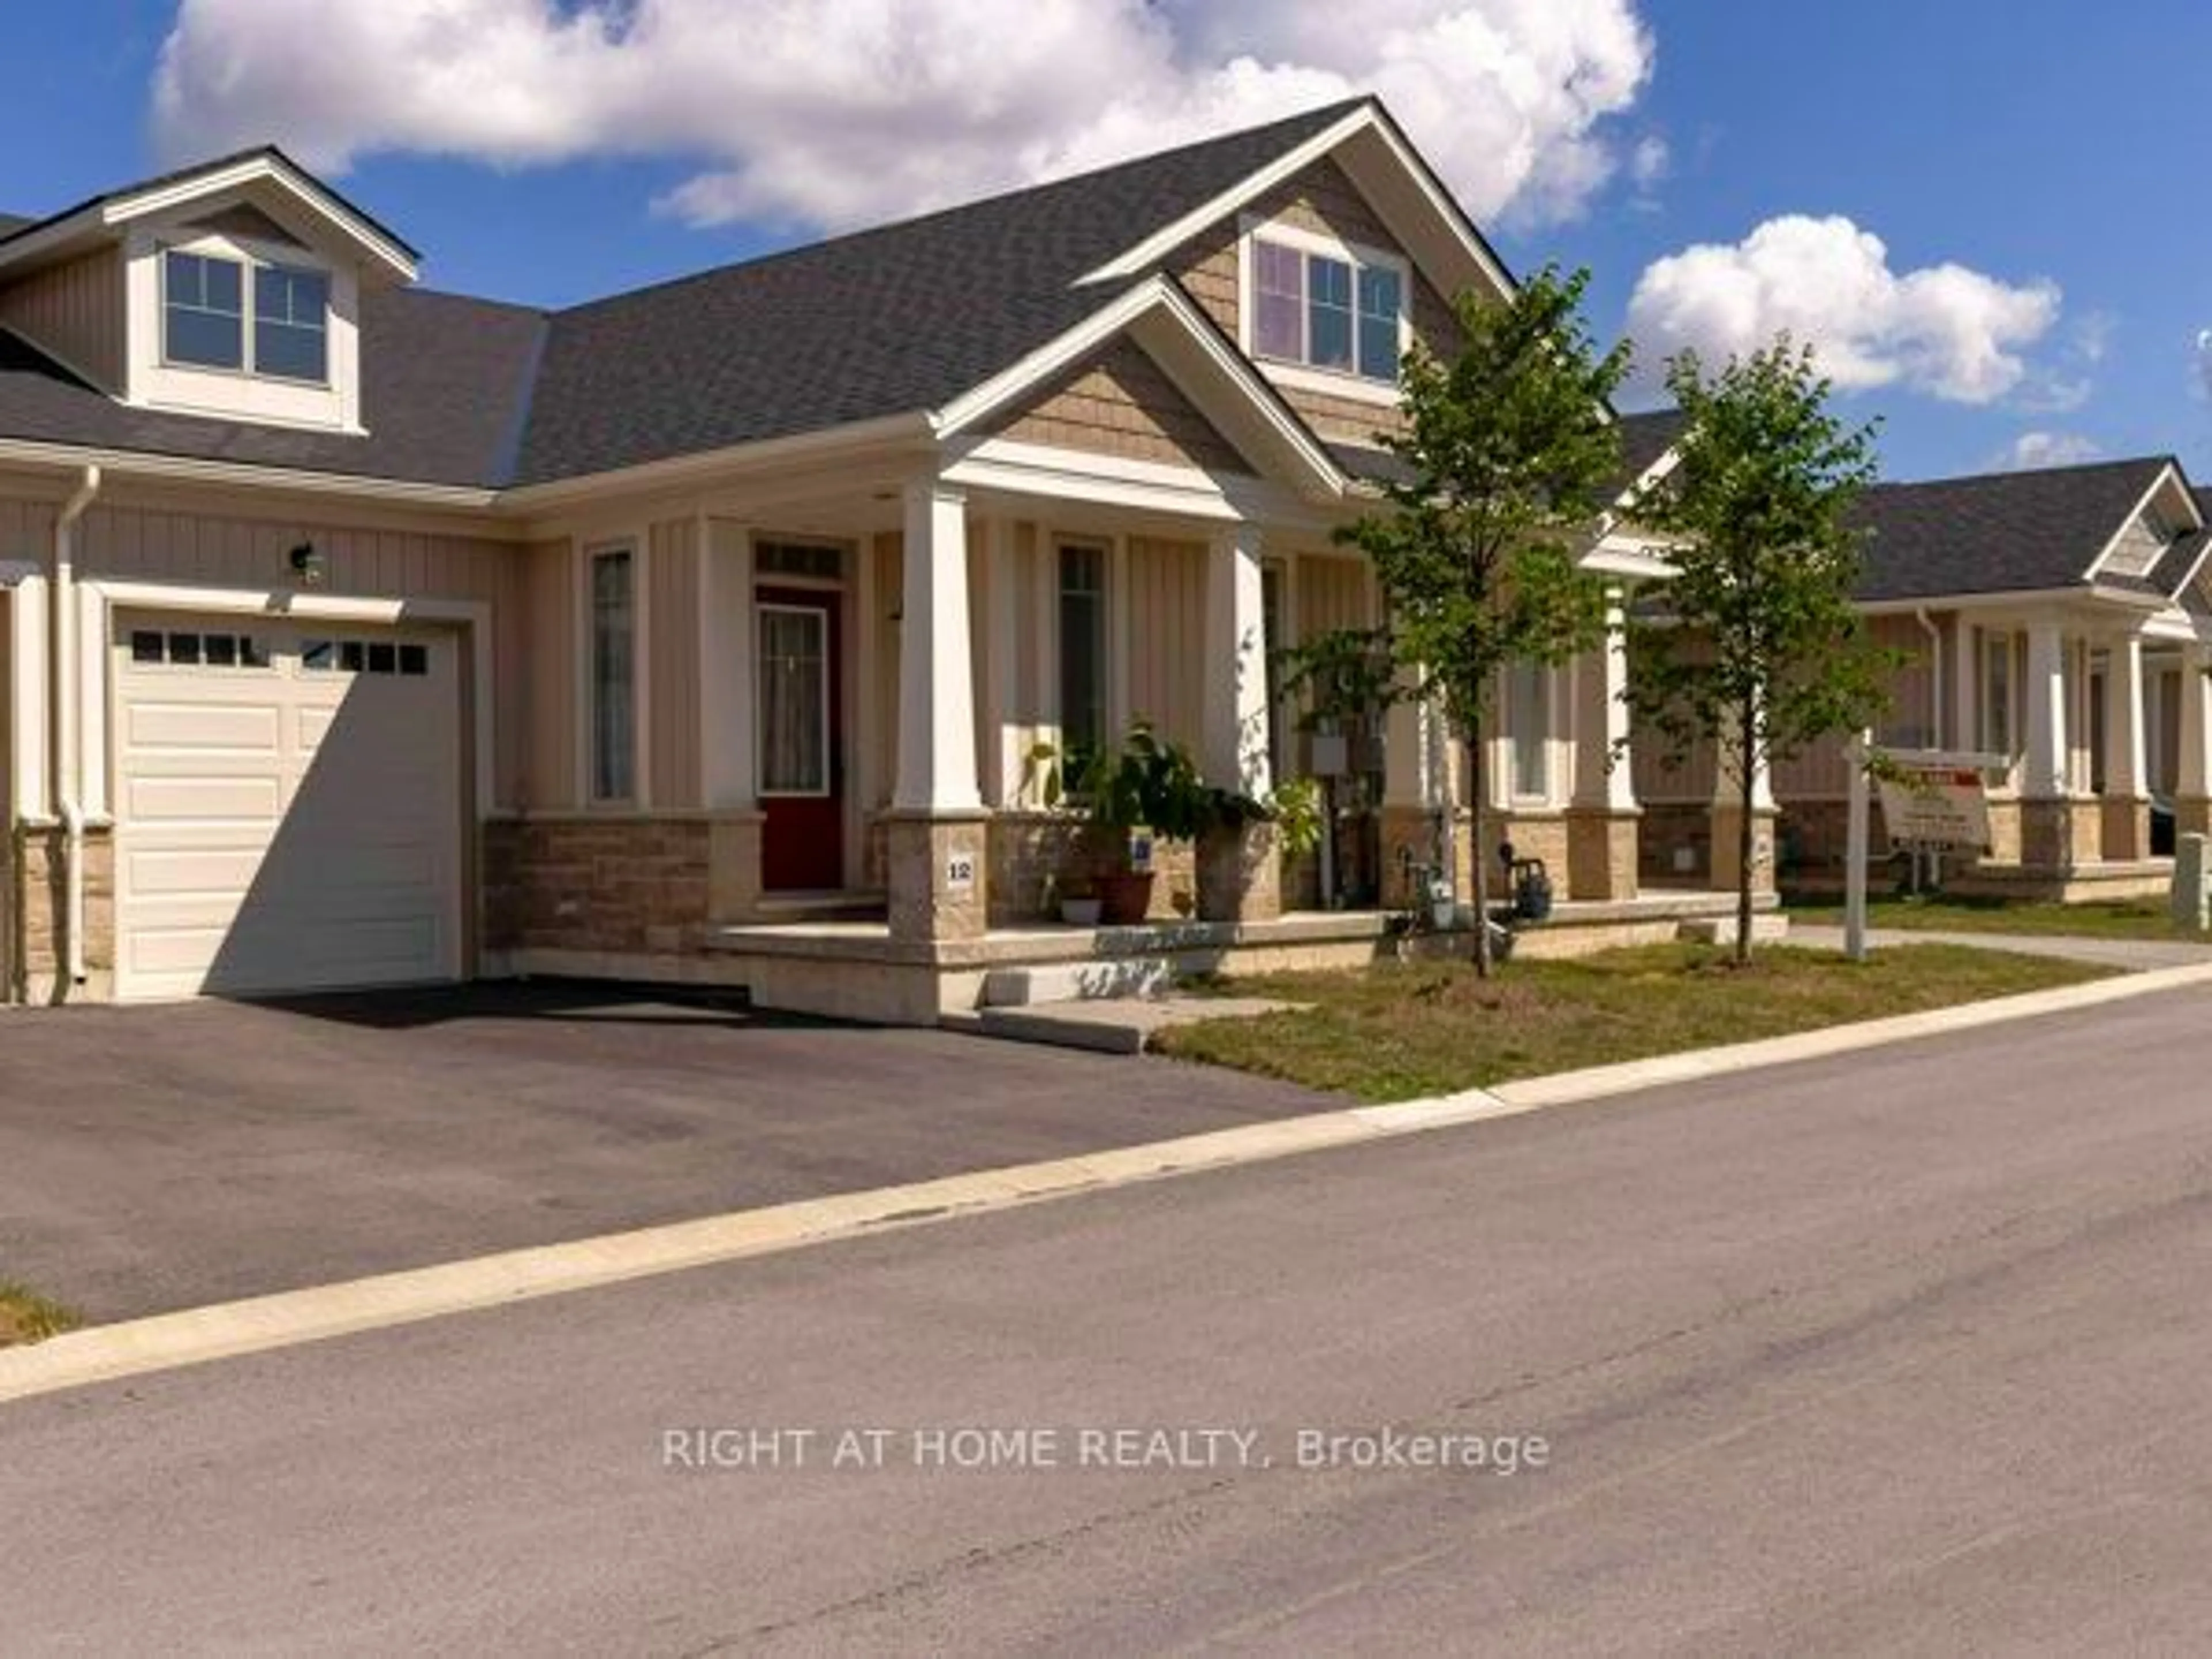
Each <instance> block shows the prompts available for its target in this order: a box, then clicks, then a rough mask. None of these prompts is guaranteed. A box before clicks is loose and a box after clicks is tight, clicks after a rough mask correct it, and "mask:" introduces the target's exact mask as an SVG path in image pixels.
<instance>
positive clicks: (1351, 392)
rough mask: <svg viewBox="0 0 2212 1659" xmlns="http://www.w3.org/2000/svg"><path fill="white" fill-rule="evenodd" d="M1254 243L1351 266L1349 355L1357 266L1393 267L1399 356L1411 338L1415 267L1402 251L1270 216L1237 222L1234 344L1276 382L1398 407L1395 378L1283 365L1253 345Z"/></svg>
mask: <svg viewBox="0 0 2212 1659" xmlns="http://www.w3.org/2000/svg"><path fill="white" fill-rule="evenodd" d="M1257 241H1267V242H1273V243H1276V244H1278V245H1279V246H1284V247H1293V248H1296V249H1297V250H1298V251H1299V252H1301V253H1318V254H1320V255H1321V256H1322V258H1331V259H1341V260H1343V261H1345V262H1346V264H1350V265H1351V266H1352V356H1353V357H1354V360H1355V361H1356V360H1357V358H1358V350H1359V342H1358V331H1359V314H1358V303H1359V300H1358V294H1359V276H1358V271H1359V268H1360V267H1361V266H1363V265H1367V266H1372V267H1374V268H1376V269H1377V270H1395V272H1397V274H1398V295H1399V309H1398V355H1399V356H1401V357H1403V356H1405V354H1406V352H1407V349H1409V348H1410V347H1411V346H1412V344H1413V265H1412V264H1411V263H1410V262H1409V261H1408V260H1407V258H1405V256H1404V255H1403V254H1399V253H1392V252H1389V251H1387V250H1385V249H1383V248H1376V247H1369V246H1365V245H1364V243H1359V242H1346V241H1343V240H1340V239H1339V238H1337V237H1334V236H1326V235H1323V234H1321V233H1320V232H1318V231H1312V230H1308V229H1306V228H1304V227H1303V226H1300V225H1286V224H1282V223H1280V222H1277V221H1274V220H1270V219H1261V218H1256V217H1254V216H1251V215H1249V214H1247V215H1245V216H1243V217H1241V218H1239V219H1238V221H1237V349H1239V350H1240V351H1242V352H1243V354H1244V356H1246V357H1247V358H1249V360H1250V361H1251V362H1252V363H1253V364H1254V365H1255V367H1256V368H1258V369H1259V371H1260V372H1261V374H1264V375H1266V376H1267V378H1268V379H1269V380H1272V381H1273V382H1274V383H1275V384H1276V385H1277V386H1295V387H1297V388H1298V389H1299V390H1300V391H1304V392H1323V393H1326V394H1327V395H1328V396H1329V397H1332V398H1346V399H1349V400H1350V401H1352V402H1354V403H1365V404H1376V405H1377V406H1378V407H1382V408H1389V409H1395V408H1396V407H1397V404H1398V399H1399V395H1400V387H1399V384H1398V380H1397V377H1396V376H1395V375H1393V376H1392V377H1391V379H1389V380H1370V379H1369V378H1368V377H1367V376H1366V375H1364V374H1360V373H1359V372H1358V369H1356V368H1352V369H1332V368H1315V367H1313V366H1312V365H1311V364H1310V363H1286V362H1281V361H1279V359H1277V358H1273V357H1263V356H1261V355H1260V353H1259V351H1258V350H1257V349H1255V346H1254V344H1253V331H1254V326H1255V320H1256V319H1257V317H1258V298H1259V261H1258V259H1257V258H1256V256H1255V254H1254V252H1253V251H1252V245H1253V244H1254V243H1255V242H1257Z"/></svg>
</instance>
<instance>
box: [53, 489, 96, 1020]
mask: <svg viewBox="0 0 2212 1659" xmlns="http://www.w3.org/2000/svg"><path fill="white" fill-rule="evenodd" d="M99 494H100V469H99V468H98V467H97V466H89V465H88V466H87V467H86V468H85V469H84V473H83V476H82V477H81V478H80V479H79V480H78V482H77V487H76V492H75V493H74V494H73V495H70V498H69V500H68V501H65V502H64V503H63V505H62V511H61V516H60V517H59V518H58V519H57V520H55V521H54V580H53V591H52V595H51V596H50V599H49V601H48V603H49V604H50V605H51V606H52V616H51V617H50V618H49V623H50V625H51V627H52V630H53V647H52V657H53V664H54V692H53V698H54V710H53V720H52V727H53V738H54V741H53V751H54V801H55V805H56V809H57V811H59V813H60V815H61V821H62V882H63V890H64V895H65V897H64V906H65V908H64V920H63V923H62V933H63V951H64V964H65V968H64V971H65V972H66V973H67V975H68V978H69V983H68V985H67V987H65V988H64V993H63V994H64V999H66V998H67V997H68V996H70V995H72V994H75V993H76V990H77V989H78V987H82V985H83V983H84V981H85V966H84V803H83V800H82V798H81V796H80V793H79V789H80V786H81V783H82V778H83V772H84V768H83V765H82V756H81V754H80V750H81V749H82V744H83V736H82V734H83V720H84V710H83V707H82V703H81V702H79V696H80V693H81V690H82V688H81V687H80V686H79V684H78V683H77V682H78V678H79V676H78V671H77V650H78V646H79V644H80V642H81V641H80V638H79V635H80V633H81V631H82V630H81V629H79V628H78V626H77V617H76V526H77V520H79V519H81V518H82V517H83V516H84V513H85V509H86V508H87V507H90V506H91V505H92V503H93V501H94V498H95V497H96V496H98V495H99Z"/></svg>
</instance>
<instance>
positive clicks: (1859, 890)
mask: <svg viewBox="0 0 2212 1659" xmlns="http://www.w3.org/2000/svg"><path fill="white" fill-rule="evenodd" d="M1868 738H1869V733H1867V732H1853V733H1852V734H1851V740H1850V743H1849V744H1846V745H1845V746H1844V764H1845V765H1847V766H1849V767H1850V774H1851V775H1850V805H1849V807H1848V809H1847V817H1846V819H1845V825H1844V955H1845V956H1847V957H1850V959H1851V960H1852V961H1853V962H1864V961H1865V960H1866V959H1867V843H1868V842H1869V840H1871V839H1872V826H1871V825H1870V824H1869V822H1868V820H1869V818H1870V817H1872V815H1873V811H1874V803H1873V801H1872V799H1870V796H1871V793H1872V792H1871V791H1870V790H1869V788H1868V787H1867V748H1868Z"/></svg>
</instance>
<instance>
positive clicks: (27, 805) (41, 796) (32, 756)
mask: <svg viewBox="0 0 2212 1659" xmlns="http://www.w3.org/2000/svg"><path fill="white" fill-rule="evenodd" d="M46 597H47V589H46V578H45V577H43V576H40V575H31V574H27V575H24V576H22V577H21V579H20V580H17V581H16V582H15V586H14V587H13V588H12V589H11V590H10V591H9V595H8V601H9V604H8V621H9V639H8V679H9V685H8V693H9V695H8V711H9V722H10V725H11V726H12V727H13V730H12V731H11V732H9V733H8V734H7V735H9V737H10V738H12V739H13V742H12V744H10V753H11V755H12V756H13V759H14V764H13V766H12V767H11V768H10V774H11V775H10V787H11V790H12V793H13V795H14V799H15V817H16V818H17V819H18V820H19V821H26V822H29V823H44V822H46V821H47V820H48V819H50V818H51V817H52V815H53V807H52V800H51V799H50V797H49V795H48V793H47V789H48V785H49V784H50V783H51V782H52V775H53V771H52V759H51V758H50V757H49V756H48V754H47V750H46V737H47V733H48V732H50V731H52V726H53V720H52V702H51V701H50V698H51V696H52V687H53V673H52V667H51V665H49V664H48V663H47V661H46V642H47V641H48V639H49V638H51V637H52V629H51V625H50V624H49V623H47V621H46Z"/></svg>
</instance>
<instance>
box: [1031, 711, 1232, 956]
mask: <svg viewBox="0 0 2212 1659" xmlns="http://www.w3.org/2000/svg"><path fill="white" fill-rule="evenodd" d="M1065 767H1066V754H1065V751H1063V750H1061V749H1060V748H1059V747H1058V746H1057V745H1055V744H1049V743H1039V744H1034V745H1032V746H1031V748H1030V751H1029V755H1028V757H1027V760H1026V764H1025V768H1024V769H1025V772H1026V776H1025V777H1024V781H1023V788H1024V793H1031V792H1033V793H1035V794H1036V798H1037V799H1038V800H1039V801H1040V802H1041V803H1042V805H1044V806H1045V807H1046V808H1047V809H1048V810H1050V809H1056V808H1058V807H1059V806H1060V805H1061V803H1062V799H1063V780H1062V775H1061V774H1062V770H1063V769H1064V768H1065ZM1067 782H1068V784H1069V786H1070V787H1068V789H1067V791H1066V802H1067V804H1068V805H1071V806H1073V808H1074V809H1075V810H1076V811H1079V813H1080V814H1081V815H1082V820H1083V834H1082V841H1083V846H1084V851H1085V858H1086V860H1087V862H1088V865H1089V882H1088V885H1089V886H1090V887H1091V889H1092V890H1095V892H1096V894H1097V902H1098V905H1099V910H1100V915H1099V918H1098V920H1100V921H1103V922H1104V923H1105V924H1106V925H1107V926H1109V927H1128V926H1132V925H1133V924H1135V923H1137V922H1140V921H1144V919H1145V917H1146V915H1147V914H1148V913H1149V912H1150V910H1151V909H1152V847H1153V845H1154V844H1155V843H1156V842H1161V841H1194V840H1196V839H1197V837H1198V835H1199V832H1200V830H1201V829H1204V828H1205V826H1206V822H1207V813H1208V811H1209V805H1208V793H1209V792H1208V791H1207V790H1206V786H1205V785H1204V784H1202V783H1201V782H1200V781H1199V776H1198V763H1196V762H1195V761H1194V760H1193V759H1192V757H1191V754H1190V751H1189V750H1188V749H1185V748H1184V747H1183V746H1182V744H1178V743H1175V742H1172V741H1170V739H1168V738H1163V737H1161V736H1160V735H1159V734H1158V732H1155V731H1154V730H1153V729H1152V726H1151V725H1150V724H1149V723H1148V722H1146V721H1144V720H1139V721H1138V722H1137V723H1136V724H1135V725H1133V726H1131V727H1130V728H1129V730H1128V732H1127V735H1126V736H1124V737H1123V738H1122V739H1121V744H1120V746H1119V747H1117V748H1110V749H1106V748H1102V749H1100V750H1098V751H1097V753H1095V754H1092V755H1091V756H1089V757H1087V758H1086V759H1085V760H1084V762H1083V763H1082V764H1081V765H1080V767H1079V769H1078V771H1077V773H1076V775H1075V776H1074V777H1073V779H1071V780H1068V781H1067ZM1067 890H1068V886H1067V884H1063V887H1062V892H1063V895H1064V894H1065V893H1066V891H1067Z"/></svg>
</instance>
